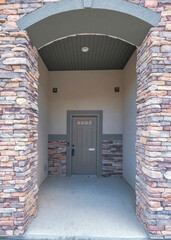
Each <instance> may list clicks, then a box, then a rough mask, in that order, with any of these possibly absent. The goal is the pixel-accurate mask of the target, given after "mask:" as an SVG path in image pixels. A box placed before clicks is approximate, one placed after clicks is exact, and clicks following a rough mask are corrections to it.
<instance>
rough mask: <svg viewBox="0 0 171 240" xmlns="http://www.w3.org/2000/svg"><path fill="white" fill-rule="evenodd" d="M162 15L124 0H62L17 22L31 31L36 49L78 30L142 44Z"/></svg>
mask: <svg viewBox="0 0 171 240" xmlns="http://www.w3.org/2000/svg"><path fill="white" fill-rule="evenodd" d="M160 18H161V16H160V15H159V14H157V13H155V12H153V11H151V10H149V9H147V8H144V7H141V6H139V5H136V4H133V3H130V2H125V1H122V0H115V1H104V0H73V1H70V0H63V1H59V2H56V3H52V4H49V5H45V6H43V7H41V8H39V9H37V10H35V11H33V12H32V13H30V14H28V15H26V16H24V17H22V18H21V19H19V20H18V21H17V24H18V26H19V27H20V29H22V30H23V29H25V30H27V31H28V33H29V36H30V38H31V40H32V43H33V44H34V46H35V47H36V48H37V49H39V48H41V47H43V46H44V45H46V44H48V43H49V42H53V41H54V40H56V39H59V38H63V37H65V36H67V35H72V34H77V33H101V34H106V35H111V36H115V37H117V38H120V39H123V40H124V41H127V42H129V43H130V44H133V45H135V46H139V45H141V43H142V41H143V40H144V38H145V36H146V35H147V33H148V31H149V29H150V28H151V27H152V26H156V25H157V24H158V22H159V20H160ZM78 19H79V21H78ZM104 19H105V21H104ZM56 29H58V30H57V31H56Z"/></svg>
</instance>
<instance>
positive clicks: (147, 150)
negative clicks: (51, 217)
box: [0, 0, 171, 239]
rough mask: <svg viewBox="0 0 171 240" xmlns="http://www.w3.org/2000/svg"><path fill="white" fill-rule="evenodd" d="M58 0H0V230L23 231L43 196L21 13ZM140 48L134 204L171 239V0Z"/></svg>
mask: <svg viewBox="0 0 171 240" xmlns="http://www.w3.org/2000/svg"><path fill="white" fill-rule="evenodd" d="M56 1H58V0H52V1H50V0H42V1H39V0H29V1H27V0H26V1H23V0H17V1H15V0H0V114H1V115H0V122H1V123H0V143H1V144H0V164H1V166H0V217H1V222H0V223H1V225H0V235H18V234H23V233H24V231H25V229H26V226H27V224H28V222H29V220H31V218H32V217H33V216H34V215H35V213H36V200H37V184H36V182H37V177H36V167H37V145H36V142H37V121H38V119H37V114H38V113H37V111H38V109H37V105H38V104H37V98H38V96H37V87H38V81H37V79H38V71H37V51H36V50H35V48H34V47H33V46H32V44H31V42H30V40H29V37H28V35H27V33H26V32H25V31H20V30H19V28H18V26H17V24H16V21H17V20H18V19H19V18H20V17H22V16H23V15H25V14H28V13H30V12H32V11H34V10H35V9H37V8H39V7H41V6H42V5H44V4H50V3H51V2H56ZM128 1H130V2H132V3H135V4H140V5H142V6H145V7H147V8H150V9H151V10H153V11H155V12H158V13H159V14H161V16H162V19H161V22H160V23H159V24H158V26H157V27H155V28H152V29H151V31H150V32H149V34H148V36H147V38H146V39H145V40H144V42H143V44H142V45H141V46H140V47H139V48H138V54H137V84H138V86H137V87H138V89H137V140H136V152H137V176H136V182H137V183H136V203H137V207H136V211H137V216H138V218H139V220H140V221H141V222H142V223H143V225H144V226H145V228H146V230H147V232H148V233H149V236H150V237H151V238H155V239H157V238H160V239H171V224H170V215H171V203H170V202H171V185H170V184H171V183H170V181H171V127H170V126H171V107H170V106H171V100H170V99H171V98H170V97H171V70H170V69H171V68H170V65H171V63H170V61H171V54H170V52H171V42H170V38H171V35H170V31H171V3H170V0H128Z"/></svg>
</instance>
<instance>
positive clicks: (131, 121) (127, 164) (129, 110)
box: [123, 52, 137, 189]
mask: <svg viewBox="0 0 171 240" xmlns="http://www.w3.org/2000/svg"><path fill="white" fill-rule="evenodd" d="M136 77H137V76H136V52H135V53H134V54H133V56H132V57H131V59H130V60H129V62H128V63H127V65H126V67H125V69H124V74H123V177H124V178H125V179H126V180H127V181H128V183H129V184H130V185H131V187H132V188H134V189H135V178H136V152H135V142H136V97H137V81H136Z"/></svg>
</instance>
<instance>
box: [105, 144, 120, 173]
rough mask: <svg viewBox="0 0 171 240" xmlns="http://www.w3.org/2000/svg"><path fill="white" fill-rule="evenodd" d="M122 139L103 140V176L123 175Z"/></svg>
mask: <svg viewBox="0 0 171 240" xmlns="http://www.w3.org/2000/svg"><path fill="white" fill-rule="evenodd" d="M122 155H123V153H122V140H103V142H102V176H104V177H108V176H112V175H122Z"/></svg>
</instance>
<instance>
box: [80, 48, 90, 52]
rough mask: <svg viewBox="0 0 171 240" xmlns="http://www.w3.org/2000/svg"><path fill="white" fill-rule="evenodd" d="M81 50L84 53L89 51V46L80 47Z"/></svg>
mask: <svg viewBox="0 0 171 240" xmlns="http://www.w3.org/2000/svg"><path fill="white" fill-rule="evenodd" d="M81 51H82V52H84V53H86V52H88V51H89V48H88V47H82V48H81Z"/></svg>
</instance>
